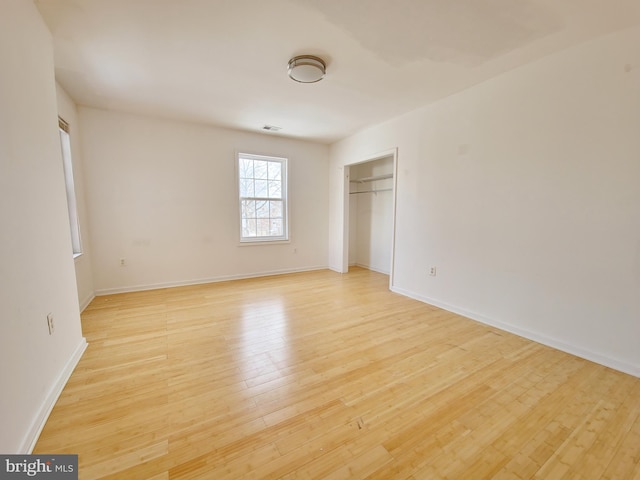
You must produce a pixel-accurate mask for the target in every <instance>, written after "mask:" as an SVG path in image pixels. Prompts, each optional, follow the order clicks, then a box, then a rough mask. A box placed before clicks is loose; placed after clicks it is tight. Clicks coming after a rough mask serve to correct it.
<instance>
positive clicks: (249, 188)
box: [240, 178, 255, 197]
mask: <svg viewBox="0 0 640 480" xmlns="http://www.w3.org/2000/svg"><path fill="white" fill-rule="evenodd" d="M240 196H241V197H254V196H255V190H254V188H253V179H251V178H241V179H240Z"/></svg>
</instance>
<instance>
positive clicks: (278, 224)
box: [271, 218, 282, 237]
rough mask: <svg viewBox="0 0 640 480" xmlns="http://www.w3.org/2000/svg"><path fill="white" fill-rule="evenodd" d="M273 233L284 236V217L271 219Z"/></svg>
mask: <svg viewBox="0 0 640 480" xmlns="http://www.w3.org/2000/svg"><path fill="white" fill-rule="evenodd" d="M271 235H273V236H278V237H279V236H282V219H281V218H272V219H271Z"/></svg>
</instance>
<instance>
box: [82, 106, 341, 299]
mask: <svg viewBox="0 0 640 480" xmlns="http://www.w3.org/2000/svg"><path fill="white" fill-rule="evenodd" d="M79 116H80V123H81V127H82V141H83V160H84V163H85V182H86V185H85V187H86V195H87V205H88V207H89V216H90V218H91V240H92V243H91V245H92V265H93V272H94V282H95V283H94V284H95V288H96V292H97V293H98V294H100V293H107V292H113V291H125V290H131V289H134V290H135V289H141V288H151V287H155V286H162V285H177V284H181V283H192V282H201V281H211V280H220V279H226V278H237V277H246V276H253V275H263V274H269V273H281V272H287V271H297V270H306V269H314V268H326V266H327V243H328V241H327V239H328V233H327V232H328V218H327V208H328V163H329V160H328V158H329V156H328V151H329V148H328V146H326V145H320V144H315V143H309V142H302V141H298V140H290V139H285V138H282V137H276V136H269V135H260V134H253V133H246V132H238V131H233V130H226V129H221V128H213V127H208V126H203V125H197V124H189V123H183V122H173V121H165V120H160V119H154V118H151V117H143V116H137V115H131V114H126V113H114V112H108V111H104V110H98V109H93V108H85V107H80V108H79ZM236 151H242V152H245V153H256V154H264V155H274V156H283V157H287V158H288V159H289V164H288V165H289V167H288V168H289V209H290V211H289V214H290V221H289V223H290V238H291V242H290V243H286V244H279V245H257V246H256V245H254V246H240V244H239V241H238V240H239V226H238V225H239V220H238V203H237V201H236V195H237V193H236V191H237V190H236V180H235V178H236V172H235V161H236V160H235V155H236V153H235V152H236ZM121 259H125V262H126V265H125V266H121V265H120V260H121Z"/></svg>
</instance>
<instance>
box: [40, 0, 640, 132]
mask: <svg viewBox="0 0 640 480" xmlns="http://www.w3.org/2000/svg"><path fill="white" fill-rule="evenodd" d="M35 3H36V5H37V7H38V9H39V10H40V12H41V14H42V16H43V18H44V19H45V21H46V23H47V25H48V26H49V28H50V30H51V32H52V34H53V41H54V54H55V67H56V77H57V79H58V81H59V82H60V84H61V85H62V86H63V87H64V88H65V89H66V90H67V92H68V93H69V94H70V95H71V96H72V97H73V98H74V99H75V100H76V101H77V102H78V103H80V104H82V105H88V106H94V107H100V108H106V109H114V110H124V111H128V112H137V113H143V114H152V115H157V116H161V117H166V118H174V119H181V120H187V121H195V122H204V123H207V124H212V125H219V126H226V127H231V128H238V129H243V130H250V131H262V127H263V126H264V125H265V124H269V125H275V126H279V127H282V130H281V131H280V132H278V133H268V134H269V135H285V136H290V137H297V138H305V139H311V140H315V141H319V142H332V141H335V140H337V139H340V138H343V137H345V136H347V135H350V134H352V133H354V132H355V131H357V130H359V129H361V128H363V127H365V126H367V125H371V124H375V123H379V122H381V121H384V120H387V119H389V118H391V117H394V116H397V115H399V114H402V113H404V112H407V111H409V110H413V109H415V108H418V107H420V106H422V105H424V104H427V103H429V102H433V101H435V100H437V99H439V98H442V97H445V96H447V95H450V94H452V93H454V92H457V91H460V90H462V89H465V88H467V87H470V86H472V85H474V84H477V83H480V82H482V81H484V80H486V79H488V78H491V77H494V76H496V75H499V74H500V73H502V72H505V71H507V70H510V69H513V68H515V67H517V66H519V65H522V64H525V63H528V62H531V61H533V60H536V59H538V58H541V57H543V56H545V55H549V54H551V53H553V52H556V51H559V50H562V49H565V48H567V47H570V46H572V45H575V44H578V43H581V42H584V41H587V40H589V39H592V38H595V37H598V36H601V35H604V34H607V33H610V32H613V31H616V30H620V29H623V28H627V27H630V26H633V25H637V24H639V23H640V1H638V0H608V1H603V0H394V1H389V0H35ZM305 53H306V54H312V55H318V56H320V57H322V58H323V59H324V60H325V61H326V63H327V75H326V77H325V79H324V80H322V81H321V82H319V83H315V84H299V83H296V82H293V81H292V80H290V79H289V78H288V77H287V72H286V66H287V62H288V60H289V59H290V58H291V57H293V56H295V55H300V54H305Z"/></svg>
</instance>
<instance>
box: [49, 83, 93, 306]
mask: <svg viewBox="0 0 640 480" xmlns="http://www.w3.org/2000/svg"><path fill="white" fill-rule="evenodd" d="M56 92H57V98H58V114H59V115H60V116H61V117H62V118H63V119H64V120H65V121H66V122H67V123H68V124H69V129H70V134H69V137H70V139H71V161H72V163H73V182H74V187H75V192H76V204H77V209H78V218H79V221H80V239H81V242H82V255H80V256H79V257H76V259H75V261H74V262H75V270H76V284H77V290H78V301H79V302H80V309H81V310H84V308H85V307H86V306H87V305H89V303H90V302H91V300H93V297H94V288H93V272H92V269H91V238H90V236H89V234H90V231H89V216H88V214H87V207H86V201H85V192H84V166H83V162H82V149H81V139H82V133H81V128H80V122H79V121H78V113H77V109H76V104H75V102H74V101H73V100H72V99H71V97H69V95H68V94H67V92H65V90H64V89H63V88H62V87H61V86H60V85H59V84H58V83H56Z"/></svg>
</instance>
